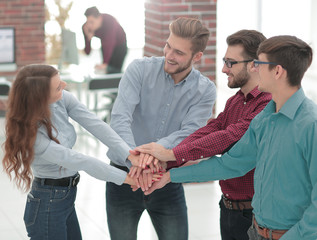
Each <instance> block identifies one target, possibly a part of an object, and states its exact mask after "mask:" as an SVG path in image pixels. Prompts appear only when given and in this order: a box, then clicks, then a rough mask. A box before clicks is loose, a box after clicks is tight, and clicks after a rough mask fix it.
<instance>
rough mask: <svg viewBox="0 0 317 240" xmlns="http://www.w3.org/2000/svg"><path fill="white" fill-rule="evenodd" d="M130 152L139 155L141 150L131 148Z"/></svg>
mask: <svg viewBox="0 0 317 240" xmlns="http://www.w3.org/2000/svg"><path fill="white" fill-rule="evenodd" d="M129 153H130V154H132V155H139V154H140V152H138V151H136V150H135V149H133V150H129Z"/></svg>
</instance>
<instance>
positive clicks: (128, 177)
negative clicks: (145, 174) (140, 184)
mask: <svg viewBox="0 0 317 240" xmlns="http://www.w3.org/2000/svg"><path fill="white" fill-rule="evenodd" d="M123 183H125V184H129V185H134V181H133V179H132V178H131V177H130V176H129V175H128V174H127V177H126V178H125V180H124V182H123Z"/></svg>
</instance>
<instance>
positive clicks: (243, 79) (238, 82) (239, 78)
mask: <svg viewBox="0 0 317 240" xmlns="http://www.w3.org/2000/svg"><path fill="white" fill-rule="evenodd" d="M249 79H250V75H249V73H248V72H247V66H245V67H244V68H243V69H242V70H241V71H240V72H239V73H238V74H237V75H236V76H234V78H233V81H232V82H228V87H229V88H242V87H243V86H244V85H245V84H247V82H248V81H249Z"/></svg>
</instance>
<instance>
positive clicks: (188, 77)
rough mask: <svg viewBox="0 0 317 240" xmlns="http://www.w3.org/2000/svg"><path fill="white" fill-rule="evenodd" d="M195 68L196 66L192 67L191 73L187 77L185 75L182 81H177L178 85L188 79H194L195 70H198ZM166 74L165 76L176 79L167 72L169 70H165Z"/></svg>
mask: <svg viewBox="0 0 317 240" xmlns="http://www.w3.org/2000/svg"><path fill="white" fill-rule="evenodd" d="M194 70H195V68H194V67H192V69H191V71H190V73H189V74H188V75H187V77H185V78H184V79H183V80H182V81H180V82H179V83H177V84H176V85H180V84H183V83H185V82H186V81H190V80H191V79H194V77H193V76H195V72H196V71H194ZM164 74H165V78H167V79H170V80H172V81H174V79H173V78H172V77H171V75H170V74H169V73H167V72H165V71H164Z"/></svg>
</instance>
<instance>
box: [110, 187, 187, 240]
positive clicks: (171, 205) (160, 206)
mask: <svg viewBox="0 0 317 240" xmlns="http://www.w3.org/2000/svg"><path fill="white" fill-rule="evenodd" d="M106 208H107V218H108V228H109V232H110V238H111V239H112V240H136V239H137V228H138V223H139V220H140V217H141V215H142V213H143V211H144V210H147V212H148V213H149V215H150V218H151V220H152V223H153V225H154V228H155V230H156V233H157V235H158V238H159V239H160V240H187V239H188V220H187V207H186V202H185V196H184V189H183V186H182V185H181V184H179V183H169V184H167V185H166V186H165V187H164V188H162V189H159V190H156V191H154V192H153V193H152V194H150V195H148V196H145V195H144V194H143V192H142V190H141V189H139V190H137V191H136V192H132V190H131V187H130V186H129V185H127V184H123V185H121V186H118V185H116V184H114V183H111V182H107V189H106Z"/></svg>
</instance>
